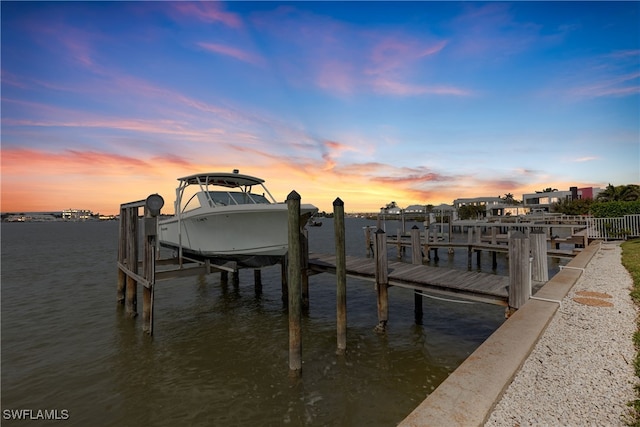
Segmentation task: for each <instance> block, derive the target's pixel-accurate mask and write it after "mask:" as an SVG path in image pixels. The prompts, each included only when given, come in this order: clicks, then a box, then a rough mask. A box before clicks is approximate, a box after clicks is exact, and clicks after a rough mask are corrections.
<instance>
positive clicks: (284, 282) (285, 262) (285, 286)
mask: <svg viewBox="0 0 640 427" xmlns="http://www.w3.org/2000/svg"><path fill="white" fill-rule="evenodd" d="M288 266H289V254H285V255H284V256H283V257H282V260H281V261H280V278H281V289H282V297H281V298H282V303H283V304H289V280H288V279H287V276H288V275H289V267H288Z"/></svg>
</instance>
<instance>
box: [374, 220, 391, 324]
mask: <svg viewBox="0 0 640 427" xmlns="http://www.w3.org/2000/svg"><path fill="white" fill-rule="evenodd" d="M375 234H376V235H375V239H376V241H375V245H374V251H375V257H376V271H375V278H376V293H377V297H378V325H377V326H376V327H375V331H376V332H385V331H386V329H387V322H388V320H389V295H388V290H387V286H388V284H389V274H388V271H387V266H388V261H387V237H386V233H385V232H384V231H383V230H381V229H378V231H376V233H375Z"/></svg>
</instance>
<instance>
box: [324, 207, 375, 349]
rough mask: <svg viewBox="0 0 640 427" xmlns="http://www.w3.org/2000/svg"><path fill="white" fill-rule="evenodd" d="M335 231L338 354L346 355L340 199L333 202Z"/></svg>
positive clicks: (342, 213) (344, 266)
mask: <svg viewBox="0 0 640 427" xmlns="http://www.w3.org/2000/svg"><path fill="white" fill-rule="evenodd" d="M333 229H334V236H335V244H336V324H337V326H336V333H337V345H338V348H337V350H336V353H337V354H344V353H345V351H346V349H347V260H346V250H345V226H344V202H343V201H342V200H340V198H337V199H336V200H335V201H334V202H333ZM368 229H369V228H368V227H367V230H368Z"/></svg>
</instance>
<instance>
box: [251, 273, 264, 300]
mask: <svg viewBox="0 0 640 427" xmlns="http://www.w3.org/2000/svg"><path fill="white" fill-rule="evenodd" d="M253 287H254V289H255V292H256V296H257V295H261V294H262V270H260V269H259V268H256V269H254V270H253Z"/></svg>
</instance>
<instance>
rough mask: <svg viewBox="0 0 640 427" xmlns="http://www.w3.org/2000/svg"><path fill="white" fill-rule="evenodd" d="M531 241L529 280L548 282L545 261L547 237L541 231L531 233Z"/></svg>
mask: <svg viewBox="0 0 640 427" xmlns="http://www.w3.org/2000/svg"><path fill="white" fill-rule="evenodd" d="M529 239H530V240H531V256H532V258H533V261H532V264H531V278H532V279H533V280H535V281H538V282H547V281H548V280H549V261H548V259H547V236H546V234H545V233H544V232H543V231H532V232H531V233H530V234H529Z"/></svg>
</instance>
